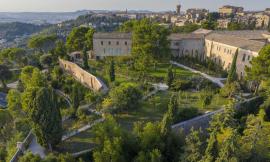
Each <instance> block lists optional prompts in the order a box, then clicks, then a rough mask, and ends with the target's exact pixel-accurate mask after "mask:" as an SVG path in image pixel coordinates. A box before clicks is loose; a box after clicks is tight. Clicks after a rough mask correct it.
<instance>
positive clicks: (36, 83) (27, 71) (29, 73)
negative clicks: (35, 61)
mask: <svg viewBox="0 0 270 162" xmlns="http://www.w3.org/2000/svg"><path fill="white" fill-rule="evenodd" d="M20 80H21V82H22V84H23V87H24V88H25V89H27V88H30V87H45V85H46V79H45V77H44V76H43V74H42V72H41V71H40V70H39V69H38V68H35V67H33V66H25V67H24V68H23V69H22V72H21V74H20Z"/></svg>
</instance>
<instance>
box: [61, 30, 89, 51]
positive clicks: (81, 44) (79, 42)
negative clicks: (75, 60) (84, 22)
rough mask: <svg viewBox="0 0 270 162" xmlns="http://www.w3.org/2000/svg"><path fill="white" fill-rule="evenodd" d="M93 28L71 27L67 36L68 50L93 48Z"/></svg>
mask: <svg viewBox="0 0 270 162" xmlns="http://www.w3.org/2000/svg"><path fill="white" fill-rule="evenodd" d="M93 34H94V30H93V29H92V28H88V27H77V28H73V29H72V31H71V32H70V34H69V35H68V37H67V42H66V47H67V50H68V52H74V51H82V50H83V49H84V48H87V49H88V50H90V49H92V48H93V40H92V39H93Z"/></svg>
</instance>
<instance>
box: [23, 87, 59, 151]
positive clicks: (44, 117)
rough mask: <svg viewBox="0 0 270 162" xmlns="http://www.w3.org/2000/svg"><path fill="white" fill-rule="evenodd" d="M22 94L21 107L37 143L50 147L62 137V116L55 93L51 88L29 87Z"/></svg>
mask: <svg viewBox="0 0 270 162" xmlns="http://www.w3.org/2000/svg"><path fill="white" fill-rule="evenodd" d="M26 91H27V93H25V94H23V108H24V110H26V112H27V115H28V117H29V119H30V121H31V125H32V127H33V129H34V133H35V134H36V136H37V140H38V143H39V144H41V145H42V146H44V147H46V148H49V149H52V147H53V146H55V145H56V144H58V143H59V142H61V139H62V117H61V113H60V109H59V105H58V99H57V96H56V93H55V92H54V90H53V89H51V88H30V89H27V90H26Z"/></svg>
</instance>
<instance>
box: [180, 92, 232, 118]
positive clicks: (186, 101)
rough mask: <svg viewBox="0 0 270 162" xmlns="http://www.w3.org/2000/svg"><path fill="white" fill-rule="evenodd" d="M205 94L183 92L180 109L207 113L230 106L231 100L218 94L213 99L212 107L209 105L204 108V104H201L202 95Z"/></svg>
mask: <svg viewBox="0 0 270 162" xmlns="http://www.w3.org/2000/svg"><path fill="white" fill-rule="evenodd" d="M202 93H203V92H200V91H199V92H190V91H184V92H181V95H180V98H179V101H180V107H195V108H198V110H199V111H200V112H201V113H205V112H206V111H214V110H218V109H220V108H221V107H222V106H223V105H227V104H229V102H230V100H229V99H227V98H223V97H221V96H220V95H218V94H215V95H214V96H213V98H212V102H211V104H210V105H207V106H206V107H204V108H203V106H202V103H201V102H200V95H201V94H202Z"/></svg>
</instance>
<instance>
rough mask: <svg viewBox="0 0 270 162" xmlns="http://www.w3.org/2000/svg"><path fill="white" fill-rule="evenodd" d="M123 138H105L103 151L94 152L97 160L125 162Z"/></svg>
mask: <svg viewBox="0 0 270 162" xmlns="http://www.w3.org/2000/svg"><path fill="white" fill-rule="evenodd" d="M122 144H123V143H122V140H121V138H119V137H115V138H113V139H112V140H108V139H107V140H105V141H104V146H103V149H102V150H101V151H95V152H94V154H93V157H94V161H95V162H108V161H110V162H125V161H126V160H125V157H124V156H123V152H124V150H123V148H122Z"/></svg>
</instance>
